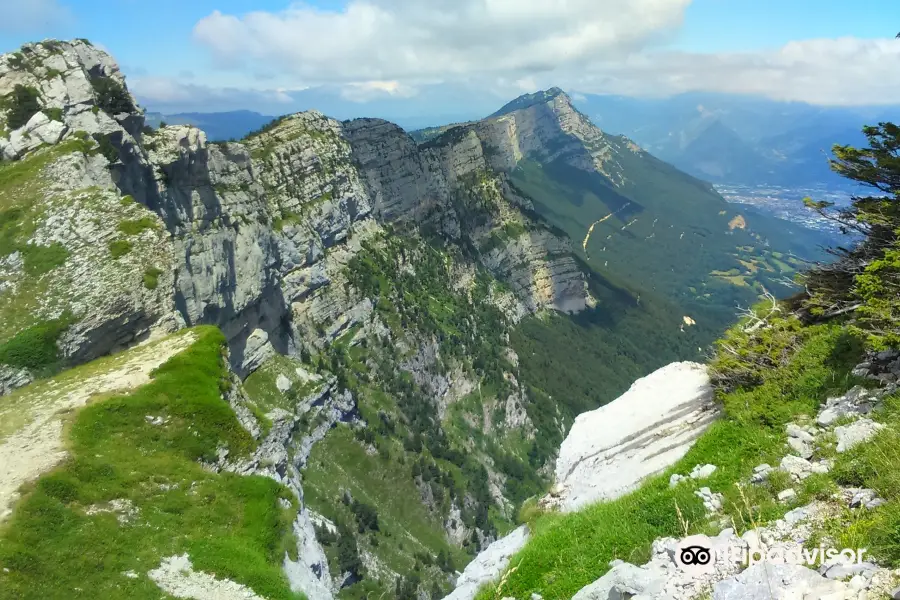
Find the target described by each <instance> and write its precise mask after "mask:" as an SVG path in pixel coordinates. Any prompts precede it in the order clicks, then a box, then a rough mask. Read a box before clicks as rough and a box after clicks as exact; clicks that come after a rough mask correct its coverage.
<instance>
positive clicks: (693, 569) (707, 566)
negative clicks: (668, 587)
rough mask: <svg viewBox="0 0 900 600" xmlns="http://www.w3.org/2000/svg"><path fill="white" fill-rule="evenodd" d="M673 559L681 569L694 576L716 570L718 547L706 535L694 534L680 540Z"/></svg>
mask: <svg viewBox="0 0 900 600" xmlns="http://www.w3.org/2000/svg"><path fill="white" fill-rule="evenodd" d="M672 559H673V560H674V561H675V564H676V565H678V568H679V569H681V570H682V571H684V572H685V573H690V574H692V575H694V576H699V575H704V574H710V573H713V572H715V570H716V549H715V548H714V547H713V543H712V540H710V539H709V538H708V537H707V536H705V535H692V536H690V537H686V538H684V539H683V540H681V541H680V542H678V544H677V545H676V547H675V552H674V553H672Z"/></svg>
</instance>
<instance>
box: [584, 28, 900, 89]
mask: <svg viewBox="0 0 900 600" xmlns="http://www.w3.org/2000/svg"><path fill="white" fill-rule="evenodd" d="M898 71H900V40H897V39H893V38H891V39H858V38H842V39H835V40H830V39H823V40H805V41H796V42H791V43H789V44H787V45H786V46H784V47H782V48H780V49H777V50H772V51H766V52H755V53H750V52H745V53H722V54H693V53H678V52H652V53H651V52H648V53H640V54H634V55H631V56H630V57H629V58H628V59H627V60H625V61H619V62H615V63H612V62H608V63H596V64H593V65H591V67H590V69H589V70H588V71H587V72H582V73H580V74H579V75H577V76H575V77H574V78H573V80H572V85H573V86H574V87H577V88H578V89H579V90H581V91H585V92H595V93H616V94H623V95H670V94H676V93H681V92H687V91H695V90H700V91H711V92H726V93H736V94H753V95H761V96H766V97H768V98H771V99H774V100H785V101H800V102H809V103H812V104H825V105H860V104H898V103H900V77H898V76H897V73H898Z"/></svg>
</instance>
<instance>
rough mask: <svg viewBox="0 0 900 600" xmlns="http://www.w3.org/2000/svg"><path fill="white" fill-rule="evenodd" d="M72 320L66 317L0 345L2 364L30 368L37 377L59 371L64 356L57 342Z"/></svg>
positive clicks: (17, 335)
mask: <svg viewBox="0 0 900 600" xmlns="http://www.w3.org/2000/svg"><path fill="white" fill-rule="evenodd" d="M72 321H73V319H72V317H71V316H70V315H64V316H62V317H60V318H59V319H54V320H52V321H44V322H42V323H38V324H37V325H33V326H31V327H29V328H28V329H25V330H23V331H20V332H19V333H17V334H16V335H15V336H13V337H12V338H11V339H9V340H7V341H6V342H4V343H2V344H0V364H3V365H9V366H11V367H16V368H20V369H28V371H29V372H31V374H32V375H33V376H35V377H45V376H49V375H52V374H54V373H56V372H58V371H59V370H60V369H61V368H62V357H61V356H60V352H59V346H57V345H56V342H57V340H59V338H60V336H61V335H62V334H63V332H65V330H66V329H67V328H68V327H69V325H71V323H72Z"/></svg>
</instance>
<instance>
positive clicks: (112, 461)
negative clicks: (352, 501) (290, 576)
mask: <svg viewBox="0 0 900 600" xmlns="http://www.w3.org/2000/svg"><path fill="white" fill-rule="evenodd" d="M196 331H197V333H198V334H199V336H200V337H199V339H198V341H196V342H195V343H194V344H193V345H192V346H191V347H190V348H189V349H188V350H186V351H184V352H182V353H181V354H179V355H177V356H175V357H173V358H172V359H170V360H169V361H168V362H167V363H165V364H164V365H163V366H161V367H160V368H159V369H158V370H157V371H156V373H155V374H154V378H153V380H152V381H151V382H150V383H149V384H147V385H145V386H143V387H141V388H139V389H137V390H136V391H134V392H133V393H132V394H130V395H127V396H117V397H112V398H106V399H103V400H102V401H99V402H96V403H94V404H91V405H89V406H88V407H86V408H84V409H83V410H81V411H80V412H79V413H78V414H77V415H76V416H75V418H74V420H73V422H72V424H71V428H70V430H69V432H68V439H69V447H70V457H69V458H68V459H67V460H66V461H65V462H64V463H63V464H62V465H60V466H59V467H58V468H56V469H54V470H53V471H51V472H50V473H47V474H46V475H44V476H42V477H40V478H39V479H38V480H37V482H35V483H34V484H32V485H30V486H29V489H28V490H26V494H25V496H24V498H23V499H22V500H21V501H20V502H19V504H18V505H17V507H16V510H15V512H14V514H13V516H12V517H11V518H10V520H9V521H8V522H7V523H5V524H4V525H3V526H2V529H0V566H2V569H0V598H10V599H12V598H17V599H20V598H34V599H41V600H44V599H51V598H59V599H70V598H100V597H102V598H128V599H135V598H147V599H151V598H152V599H157V598H159V597H160V594H161V592H160V590H159V588H158V587H157V586H156V585H155V584H154V583H153V582H152V581H150V580H149V579H148V578H147V577H146V576H145V575H143V574H144V573H145V572H146V571H148V570H151V569H154V568H156V567H157V566H159V563H160V560H161V559H162V558H164V557H167V556H171V555H175V554H181V553H184V552H187V553H188V554H190V557H191V560H192V561H193V563H194V567H195V569H197V570H199V571H205V572H209V573H215V574H216V575H217V576H219V577H227V578H229V579H232V580H234V581H237V582H239V583H242V584H245V585H248V586H250V587H252V588H253V589H254V590H255V591H256V592H257V593H258V594H261V595H264V596H266V597H267V598H273V599H274V598H281V599H296V598H298V595H296V594H292V593H291V592H290V590H289V588H288V585H287V581H286V580H285V578H284V575H283V573H282V572H281V568H280V565H281V561H282V558H283V556H284V552H285V550H287V549H289V548H290V547H291V546H292V543H291V540H292V535H291V529H290V524H291V521H292V519H293V516H292V515H293V512H294V510H295V509H282V508H281V507H280V506H279V499H286V500H289V501H290V502H291V503H292V504H295V503H296V500H295V499H294V498H293V496H292V495H291V494H290V493H289V492H288V491H287V490H286V489H285V488H283V487H281V486H279V485H278V484H276V483H275V482H274V481H272V480H270V479H266V478H261V477H240V476H237V475H231V474H214V473H211V472H209V471H207V470H205V469H204V468H203V467H202V466H201V465H200V463H199V462H198V460H200V459H204V460H211V459H214V458H215V454H216V448H217V447H219V446H220V445H225V446H227V447H228V448H229V449H230V451H231V453H232V455H240V454H242V453H246V452H247V451H249V450H250V449H251V448H252V446H253V444H254V442H253V440H252V438H250V436H249V435H248V434H247V433H246V432H245V431H244V430H243V429H242V428H241V427H240V425H239V424H238V422H237V419H236V418H235V416H234V414H233V413H232V411H231V409H230V408H229V407H228V405H227V404H226V403H225V402H224V401H223V400H222V399H221V389H222V386H224V385H226V383H227V379H225V373H226V366H225V361H224V358H223V351H224V337H223V336H222V334H221V333H220V332H219V331H218V330H217V329H215V328H210V327H202V328H198V329H197V330H196ZM89 366H90V365H89ZM65 375H66V374H64V375H63V376H65ZM147 415H154V416H161V417H164V418H167V419H168V422H167V424H166V425H164V426H154V425H151V424H150V423H148V422H147V420H146V419H145V417H146V416H147ZM114 499H126V500H129V501H131V503H132V504H133V506H134V507H135V508H136V509H137V511H138V513H137V516H136V517H135V518H134V520H133V521H131V522H129V523H125V524H120V523H119V522H118V521H117V519H116V515H115V514H112V513H98V514H94V515H88V514H87V513H86V509H87V508H88V507H90V506H92V505H98V504H99V505H102V504H104V503H107V502H109V501H111V500H114ZM129 570H133V571H135V572H136V573H139V574H140V576H139V577H137V578H128V577H125V576H124V575H123V573H124V572H126V571H129Z"/></svg>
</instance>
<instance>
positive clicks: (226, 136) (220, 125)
mask: <svg viewBox="0 0 900 600" xmlns="http://www.w3.org/2000/svg"><path fill="white" fill-rule="evenodd" d="M274 118H275V117H270V116H266V115H261V114H259V113H257V112H252V111H249V110H234V111H229V112H217V113H178V114H174V115H164V114H161V113H153V112H151V113H147V116H146V119H147V124H148V125H150V126H151V127H154V128H156V127H159V124H160V123H161V122H165V123H167V124H168V125H193V126H194V127H199V128H200V129H202V130H204V131H205V132H206V135H207V138H208V139H209V140H210V141H213V142H218V141H225V140H231V139H235V140H238V139H241V138H243V137H244V136H246V135H247V134H248V133H250V132H251V131H256V130H257V129H259V128H261V127H262V126H263V125H265V124H266V123H269V122H271V121H272V119H274Z"/></svg>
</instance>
